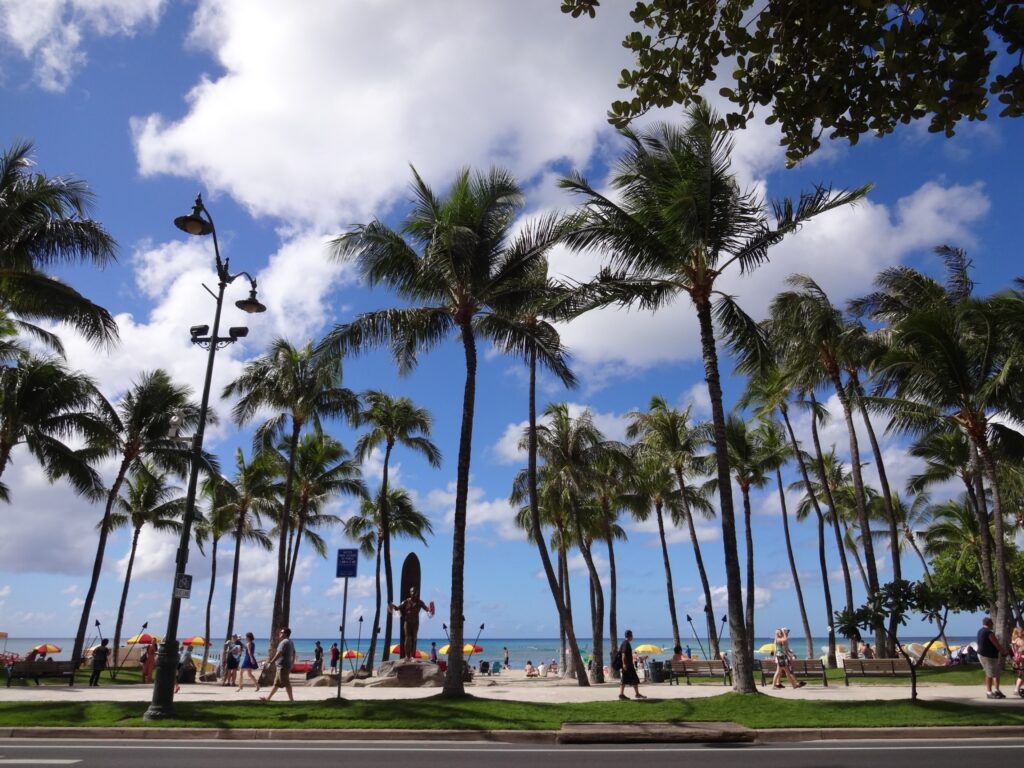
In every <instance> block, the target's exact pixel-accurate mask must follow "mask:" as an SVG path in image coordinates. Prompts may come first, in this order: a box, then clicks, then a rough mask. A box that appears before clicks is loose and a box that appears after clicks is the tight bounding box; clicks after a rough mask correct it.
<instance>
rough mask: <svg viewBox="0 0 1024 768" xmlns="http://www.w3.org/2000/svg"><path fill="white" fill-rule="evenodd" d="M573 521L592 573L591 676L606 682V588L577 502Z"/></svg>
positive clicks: (593, 678) (597, 680)
mask: <svg viewBox="0 0 1024 768" xmlns="http://www.w3.org/2000/svg"><path fill="white" fill-rule="evenodd" d="M572 514H573V522H574V523H575V526H574V527H575V528H576V546H578V547H579V548H580V554H582V555H583V562H584V563H586V564H587V573H588V574H590V599H591V611H590V626H591V632H592V634H593V647H594V650H593V670H592V671H591V674H590V678H591V681H592V682H594V683H603V682H604V662H603V660H602V652H603V651H604V640H603V639H602V637H601V636H602V635H603V634H604V589H603V588H602V587H601V577H600V576H599V575H598V573H597V567H596V566H595V565H594V557H593V555H592V554H591V552H590V545H589V544H588V543H587V541H586V540H585V539H584V538H583V526H582V524H583V521H582V520H581V519H580V513H579V509H578V507H577V506H576V504H573V505H572ZM580 676H581V677H585V676H586V674H585V671H584V669H583V667H581V668H580Z"/></svg>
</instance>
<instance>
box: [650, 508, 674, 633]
mask: <svg viewBox="0 0 1024 768" xmlns="http://www.w3.org/2000/svg"><path fill="white" fill-rule="evenodd" d="M661 508H662V504H661V502H657V503H655V505H654V514H655V516H656V517H657V520H658V540H659V541H660V542H661V561H662V563H663V564H664V566H665V589H666V590H668V615H669V618H670V619H671V620H672V644H673V645H679V644H680V643H679V618H678V616H677V615H676V590H675V587H674V586H673V585H672V565H671V564H670V563H669V559H668V542H667V541H666V540H665V518H664V516H663V515H662V513H661Z"/></svg>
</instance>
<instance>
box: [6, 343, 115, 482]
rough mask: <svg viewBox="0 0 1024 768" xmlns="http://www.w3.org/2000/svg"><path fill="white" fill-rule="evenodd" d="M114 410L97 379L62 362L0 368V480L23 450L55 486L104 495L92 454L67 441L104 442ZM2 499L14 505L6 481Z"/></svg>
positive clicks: (31, 361)
mask: <svg viewBox="0 0 1024 768" xmlns="http://www.w3.org/2000/svg"><path fill="white" fill-rule="evenodd" d="M109 407H110V406H109V405H108V404H107V402H106V400H105V399H104V398H103V396H102V395H101V394H100V393H99V390H98V389H96V384H95V383H94V382H93V380H92V379H90V378H89V377H88V376H86V375H85V374H82V373H77V372H74V371H71V370H68V368H67V366H66V365H64V363H63V362H61V361H60V360H56V359H52V358H40V357H34V356H28V357H24V358H22V359H21V360H19V362H18V363H17V365H15V366H13V367H6V366H5V367H0V475H3V473H4V470H5V469H6V468H7V465H8V464H9V463H10V462H11V452H12V451H13V450H14V449H15V447H16V446H19V445H24V446H25V448H26V449H27V450H28V452H29V453H30V454H31V455H32V456H33V458H35V459H36V460H37V461H38V462H39V463H40V464H41V465H42V467H43V470H44V471H45V472H46V477H47V479H48V480H50V482H54V481H55V480H57V479H58V478H61V477H67V478H68V480H70V482H71V485H72V487H73V488H74V489H75V492H76V493H80V494H84V495H86V496H90V497H96V496H102V494H103V485H102V481H101V480H100V477H99V475H98V474H97V473H96V471H95V470H94V469H92V467H90V466H89V463H88V461H87V459H88V452H83V451H77V450H74V449H72V448H71V447H70V446H69V445H68V442H69V441H71V440H73V439H75V438H84V439H85V441H86V443H95V442H96V440H97V439H101V438H102V437H103V436H104V435H105V430H106V423H105V419H104V416H103V414H104V413H105V412H107V411H108V410H109ZM0 500H3V501H10V491H9V489H8V488H7V485H6V484H5V483H2V482H0Z"/></svg>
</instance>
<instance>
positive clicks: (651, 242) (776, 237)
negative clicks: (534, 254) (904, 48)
mask: <svg viewBox="0 0 1024 768" xmlns="http://www.w3.org/2000/svg"><path fill="white" fill-rule="evenodd" d="M687 117H688V120H687V124H686V126H685V127H683V128H682V129H679V128H677V127H675V126H672V125H667V124H657V125H654V126H651V127H649V128H647V129H646V130H644V131H642V132H633V131H631V130H624V131H623V135H624V136H625V138H626V141H627V142H628V149H627V152H626V154H625V156H624V157H623V158H622V159H621V160H620V161H619V163H618V166H617V167H616V170H615V172H614V174H613V177H612V180H611V185H612V187H613V188H614V189H615V190H617V191H618V193H619V197H618V200H620V201H621V202H616V201H615V200H612V199H610V198H609V197H607V196H605V195H604V194H602V193H601V192H599V191H598V190H597V189H595V188H594V187H593V186H591V185H590V184H589V183H588V182H587V181H586V180H585V179H584V178H583V177H582V176H580V175H579V174H574V175H572V176H571V177H570V178H568V179H564V180H563V181H562V182H561V185H562V186H563V187H564V188H566V189H569V190H571V191H573V192H575V193H577V194H578V195H580V196H581V197H582V198H583V200H584V203H583V210H582V211H581V213H580V216H579V222H578V226H577V228H576V231H575V232H574V233H573V234H571V235H569V237H568V239H567V242H568V243H569V245H570V246H571V247H573V248H575V249H578V250H588V251H601V252H604V251H608V252H609V253H610V263H609V266H608V267H607V268H606V269H604V270H602V272H601V274H600V276H599V278H598V280H597V281H596V282H595V283H594V284H593V285H592V291H591V297H590V301H583V302H582V303H581V308H587V307H589V306H598V305H602V304H611V303H619V304H622V305H634V304H635V305H638V306H640V307H642V308H645V309H658V308H660V307H663V306H666V305H667V304H669V303H670V302H672V301H674V300H675V299H677V298H678V297H680V296H681V295H685V296H686V297H687V298H689V300H690V301H691V302H692V303H693V306H694V310H695V311H696V314H697V320H698V324H699V327H700V338H701V353H702V358H703V361H704V373H705V378H706V379H707V384H708V396H709V398H710V400H711V416H712V422H713V424H714V438H715V446H716V450H717V457H718V466H717V476H718V482H719V488H720V491H721V497H720V501H721V522H722V543H723V549H724V555H725V571H726V587H727V592H728V606H729V622H730V629H731V631H732V639H733V642H734V644H735V646H736V647H738V648H744V649H745V648H748V647H749V645H750V644H749V643H748V641H747V633H748V632H753V627H750V628H748V627H747V626H746V625H745V624H744V618H743V594H742V580H741V577H740V564H739V554H738V550H737V545H736V521H735V515H734V511H733V500H732V489H731V487H730V484H729V475H730V470H729V459H728V450H727V447H726V437H725V407H724V404H723V398H722V385H721V376H720V373H719V366H718V349H717V339H716V336H715V327H714V326H715V316H717V319H718V322H719V326H720V327H721V328H722V329H723V330H724V331H725V334H726V337H727V338H728V339H729V341H730V342H731V343H738V342H740V341H742V340H747V341H748V342H749V341H750V340H751V339H752V338H756V337H757V336H758V332H757V329H756V326H755V324H754V323H753V322H752V321H750V319H749V318H748V317H747V316H746V315H745V314H744V313H743V311H742V310H741V309H740V308H739V306H738V305H737V304H736V302H735V301H733V299H732V298H731V297H730V296H728V295H726V294H724V293H723V292H722V291H721V290H720V288H719V286H718V278H719V277H720V276H722V275H723V274H726V273H727V272H729V271H731V270H736V269H738V270H739V271H740V272H742V273H746V272H750V271H753V270H754V269H756V268H757V267H758V266H759V265H761V264H763V263H764V262H765V261H767V260H768V254H769V250H770V248H771V247H772V246H774V245H776V244H777V243H779V242H780V241H781V240H782V239H783V238H784V237H785V236H786V235H787V234H790V233H792V232H795V231H796V230H797V229H798V228H799V227H800V225H801V224H803V223H804V222H806V221H808V220H809V219H811V218H813V217H814V216H817V215H819V214H821V213H824V212H825V211H829V210H832V209H833V208H837V207H840V206H843V205H846V204H848V203H852V202H854V201H856V200H859V199H860V198H861V197H863V196H864V195H865V194H866V192H867V190H868V187H862V188H860V189H857V190H855V191H853V192H840V193H833V192H832V191H831V190H830V189H825V188H822V187H818V188H817V189H815V190H814V191H813V192H811V193H808V194H803V195H801V197H800V200H799V202H797V203H793V202H791V201H789V200H785V201H782V202H781V203H777V204H775V205H774V206H773V211H772V213H773V214H774V216H772V215H770V213H769V211H768V209H767V207H766V206H765V204H764V203H763V201H762V200H761V199H760V198H759V197H758V195H757V193H756V192H754V191H748V192H743V191H741V190H740V188H739V186H738V184H737V183H736V180H735V177H734V176H733V174H732V172H731V170H730V155H731V152H732V139H731V134H730V133H729V132H728V131H727V130H725V129H724V128H723V127H721V125H720V123H719V119H718V116H717V115H716V114H715V113H714V111H713V110H712V109H711V108H710V107H709V106H708V105H707V104H706V103H704V102H701V103H699V104H696V105H694V106H693V107H692V108H691V109H690V110H689V112H688V113H687ZM772 219H774V221H773V220H772ZM748 346H753V347H760V346H762V345H760V344H757V343H750V344H748ZM734 672H735V675H734V681H735V687H736V689H737V690H738V691H741V692H743V693H753V692H755V691H756V687H755V685H754V677H753V658H752V657H751V656H749V655H748V654H746V653H741V654H736V659H735V663H734Z"/></svg>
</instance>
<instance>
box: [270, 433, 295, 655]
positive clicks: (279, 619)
mask: <svg viewBox="0 0 1024 768" xmlns="http://www.w3.org/2000/svg"><path fill="white" fill-rule="evenodd" d="M301 432H302V425H301V424H296V423H295V420H294V418H293V419H292V434H291V437H290V438H289V441H288V472H287V474H286V475H285V478H284V500H283V502H282V505H281V521H280V524H279V525H278V541H277V583H276V584H275V585H274V609H273V614H272V615H271V620H270V644H271V646H272V647H273V645H274V644H275V643H276V642H277V635H278V632H279V631H280V630H281V629H282V628H284V627H287V626H288V619H289V616H288V610H287V608H286V605H287V604H288V602H289V601H287V600H285V596H284V593H285V590H286V589H287V577H288V549H289V547H288V541H289V539H288V534H289V533H290V529H291V525H290V521H291V516H290V511H291V504H292V483H293V481H294V479H295V458H296V455H295V454H296V452H297V451H298V445H299V434H300V433H301Z"/></svg>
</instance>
